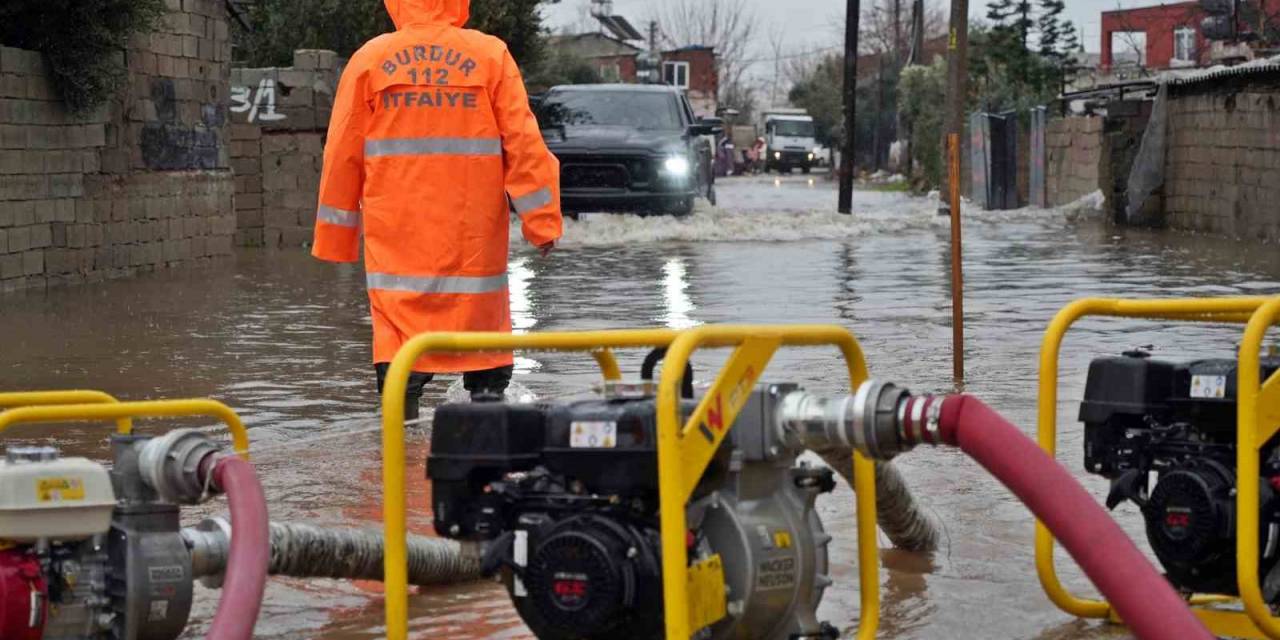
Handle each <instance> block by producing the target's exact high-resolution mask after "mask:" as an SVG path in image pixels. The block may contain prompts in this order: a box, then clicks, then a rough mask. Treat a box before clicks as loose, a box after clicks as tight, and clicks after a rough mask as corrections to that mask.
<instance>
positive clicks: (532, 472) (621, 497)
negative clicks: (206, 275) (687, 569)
mask: <svg viewBox="0 0 1280 640" xmlns="http://www.w3.org/2000/svg"><path fill="white" fill-rule="evenodd" d="M686 389H688V387H686ZM690 395H691V393H690ZM804 396H805V394H804V393H803V392H801V391H799V390H798V389H797V388H796V387H794V386H792V385H776V384H775V385H763V386H761V387H759V388H758V389H757V390H756V391H755V392H754V393H753V394H752V396H751V398H750V400H749V401H748V402H747V404H746V406H745V407H744V409H743V411H742V412H741V413H740V414H739V416H738V418H737V421H736V425H735V426H734V428H733V429H732V430H731V431H730V432H729V436H728V438H727V439H726V440H725V442H724V443H723V445H722V447H721V448H720V449H719V451H718V453H717V455H716V457H715V459H714V461H713V462H712V464H711V465H710V466H709V468H708V469H707V471H706V472H705V474H704V475H703V477H702V478H701V481H700V484H699V485H698V488H697V490H696V491H695V493H694V496H693V498H692V499H691V500H690V502H689V504H688V505H687V522H688V523H689V531H688V536H687V547H688V551H689V559H690V563H691V564H692V563H697V562H699V561H703V560H706V559H708V558H713V557H715V556H719V557H720V558H721V560H722V565H723V568H724V581H725V585H724V586H725V594H726V604H727V606H726V610H727V612H728V613H727V615H726V616H725V617H724V618H722V619H721V620H720V621H718V622H716V623H715V624H713V625H712V626H710V627H708V628H707V629H705V630H703V631H702V632H701V634H700V635H698V637H699V638H707V639H717V640H720V639H746V638H751V639H752V640H783V639H787V640H790V639H819V638H836V637H838V633H837V631H836V630H835V629H834V628H833V627H832V626H830V625H829V624H826V623H821V622H819V621H818V619H817V617H816V615H817V614H816V611H817V607H818V603H819V601H820V600H821V598H822V594H823V591H824V589H825V587H826V586H827V585H828V584H830V580H829V578H828V577H827V545H828V543H829V541H830V540H831V537H830V536H828V535H827V534H826V533H825V532H824V530H823V526H822V522H821V520H820V519H819V517H818V514H817V512H816V511H815V510H814V503H815V500H816V498H817V497H818V495H820V494H823V493H826V492H829V491H831V490H832V489H833V488H834V487H835V482H834V479H833V477H832V472H831V471H830V470H829V469H827V468H826V467H821V466H819V467H811V466H808V465H807V464H806V463H804V462H799V461H798V460H797V457H798V456H799V454H800V453H801V452H802V451H803V450H804V448H805V446H804V445H805V444H813V443H812V442H811V440H812V438H811V439H810V441H809V442H807V443H806V442H805V441H804V435H805V434H802V433H799V432H798V431H797V430H795V429H792V428H790V427H791V426H794V425H792V424H791V423H790V422H788V421H787V420H786V419H785V416H786V415H787V411H786V410H785V407H796V406H799V405H798V403H797V400H798V399H801V398H802V397H804ZM801 404H802V403H801ZM695 406H696V404H695V403H694V401H693V399H692V398H688V397H687V398H686V400H684V404H683V411H684V412H685V414H686V415H688V414H690V413H692V411H693V409H694V408H695ZM656 424H657V419H656V400H655V398H654V395H653V387H652V384H651V383H641V384H634V385H628V384H612V385H611V386H610V387H608V388H607V389H606V393H605V396H604V397H603V398H599V397H593V398H589V399H581V400H575V401H570V402H565V403H558V404H540V405H518V404H503V403H498V402H491V403H484V402H481V403H477V404H450V405H444V406H441V407H439V408H438V409H437V410H436V414H435V423H434V426H433V428H432V437H431V453H430V458H429V459H428V462H427V475H428V477H429V478H430V479H431V481H432V491H433V501H434V517H435V527H436V530H437V531H438V532H440V533H441V534H443V535H445V536H449V537H452V538H457V539H464V540H475V541H483V543H484V545H485V557H484V565H483V566H484V571H485V572H486V573H487V574H488V575H495V574H497V575H500V576H501V578H502V580H503V582H504V583H505V585H506V587H507V589H508V591H509V593H510V595H511V597H512V599H513V600H514V603H515V606H516V609H517V611H519V613H520V615H521V617H522V618H523V619H524V621H525V622H526V623H527V624H528V626H529V627H530V629H532V630H533V632H534V633H535V634H537V636H538V637H539V638H542V639H544V640H584V639H587V640H598V639H604V638H609V639H610V640H630V639H650V638H660V637H662V636H663V615H662V611H663V594H662V572H661V567H662V563H661V551H662V547H661V544H660V539H659V511H658V459H657V429H656ZM809 435H812V436H814V437H818V436H817V434H809ZM824 442H825V440H824Z"/></svg>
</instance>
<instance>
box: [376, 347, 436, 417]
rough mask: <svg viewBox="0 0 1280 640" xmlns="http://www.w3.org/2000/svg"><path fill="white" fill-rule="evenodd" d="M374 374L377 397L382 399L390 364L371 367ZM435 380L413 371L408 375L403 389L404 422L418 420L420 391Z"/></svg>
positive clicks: (426, 374) (428, 374)
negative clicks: (376, 377)
mask: <svg viewBox="0 0 1280 640" xmlns="http://www.w3.org/2000/svg"><path fill="white" fill-rule="evenodd" d="M373 369H374V372H375V373H377V375H378V397H379V398H381V397H382V387H383V386H384V385H385V384H386V382H387V371H389V370H390V369H391V364H390V363H386V362H382V363H378V364H375V365H374V366H373ZM434 378H435V375H434V374H430V373H420V372H417V371H414V372H413V373H410V374H409V385H408V386H407V387H406V388H405V393H404V421H405V422H409V421H412V420H417V419H418V411H419V407H420V405H421V404H422V389H423V387H425V386H427V383H428V382H431V380H432V379H434Z"/></svg>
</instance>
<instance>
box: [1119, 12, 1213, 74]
mask: <svg viewBox="0 0 1280 640" xmlns="http://www.w3.org/2000/svg"><path fill="white" fill-rule="evenodd" d="M1206 17H1208V15H1207V14H1206V13H1205V12H1204V11H1203V10H1202V9H1201V8H1200V3H1199V2H1195V1H1193V2H1179V3H1174V4H1164V5H1159V6H1155V7H1143V8H1140V9H1124V10H1119V11H1105V12H1103V14H1102V69H1103V71H1104V72H1109V71H1111V69H1113V68H1114V67H1115V66H1116V65H1117V63H1118V62H1120V61H1117V60H1116V54H1117V51H1116V49H1127V48H1128V46H1127V45H1132V44H1135V43H1138V44H1143V45H1145V46H1143V47H1142V48H1143V51H1142V59H1141V60H1138V61H1136V62H1137V63H1138V64H1139V65H1140V66H1142V67H1145V68H1148V69H1168V68H1170V67H1174V66H1199V65H1200V64H1201V63H1202V62H1203V61H1204V57H1205V53H1206V52H1207V51H1208V49H1209V47H1208V41H1207V40H1205V38H1204V34H1203V33H1201V29H1200V23H1201V22H1202V21H1203V20H1204V19H1205V18H1206ZM1131 34H1143V35H1142V36H1141V37H1139V36H1137V35H1131ZM1126 40H1127V42H1126ZM1144 40H1145V43H1144V42H1143V41H1144ZM1125 62H1135V61H1125Z"/></svg>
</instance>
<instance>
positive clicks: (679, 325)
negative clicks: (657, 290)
mask: <svg viewBox="0 0 1280 640" xmlns="http://www.w3.org/2000/svg"><path fill="white" fill-rule="evenodd" d="M662 273H663V278H662V299H663V302H665V303H666V307H667V313H666V316H664V317H663V324H665V325H666V326H667V328H669V329H688V328H689V327H693V326H697V324H698V322H697V321H695V320H693V319H692V318H691V317H689V314H690V313H692V312H693V311H694V309H696V307H694V306H693V300H692V299H690V298H689V294H688V292H687V291H686V289H688V288H689V283H688V281H687V280H686V279H685V277H686V275H687V274H686V272H685V266H684V259H683V258H672V259H670V260H668V261H667V263H666V264H664V265H662Z"/></svg>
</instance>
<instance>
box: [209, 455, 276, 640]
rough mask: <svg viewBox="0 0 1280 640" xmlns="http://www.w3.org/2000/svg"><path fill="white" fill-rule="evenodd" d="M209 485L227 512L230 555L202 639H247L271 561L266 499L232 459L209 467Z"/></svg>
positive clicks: (249, 470) (249, 468)
mask: <svg viewBox="0 0 1280 640" xmlns="http://www.w3.org/2000/svg"><path fill="white" fill-rule="evenodd" d="M213 481H214V483H215V484H216V485H217V486H218V488H219V489H222V491H223V492H225V493H226V494H227V502H228V503H229V505H230V508H231V551H230V555H229V556H228V558H227V572H226V581H225V582H224V583H223V585H222V598H221V599H220V600H219V601H218V612H217V613H216V614H214V616H213V624H212V625H210V627H209V633H208V635H207V636H205V637H206V638H208V640H249V639H250V638H252V637H253V628H254V625H256V624H257V622H258V612H259V609H261V607H262V593H263V591H264V590H265V589H266V587H267V566H268V564H269V563H270V560H271V530H270V525H269V523H268V519H267V498H266V495H265V494H264V493H263V491H262V484H261V483H259V482H258V476H257V474H256V473H254V470H253V465H251V464H249V463H248V462H245V461H244V460H242V459H240V458H236V457H224V458H219V459H218V460H217V461H216V462H215V463H214V468H213Z"/></svg>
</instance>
